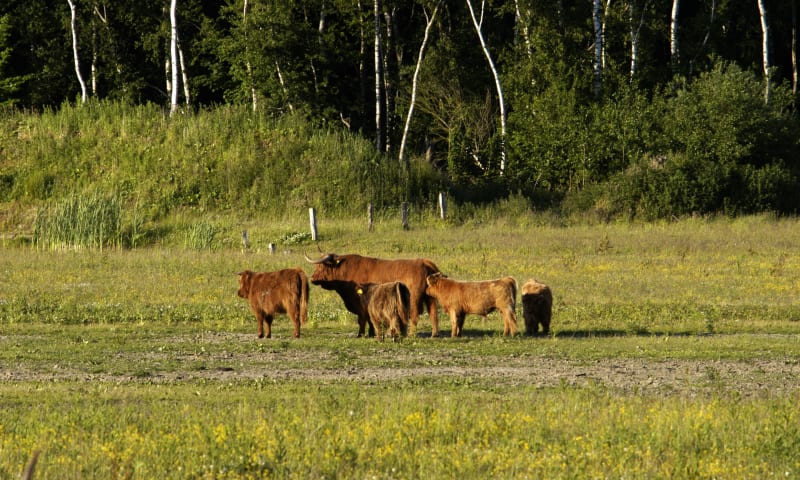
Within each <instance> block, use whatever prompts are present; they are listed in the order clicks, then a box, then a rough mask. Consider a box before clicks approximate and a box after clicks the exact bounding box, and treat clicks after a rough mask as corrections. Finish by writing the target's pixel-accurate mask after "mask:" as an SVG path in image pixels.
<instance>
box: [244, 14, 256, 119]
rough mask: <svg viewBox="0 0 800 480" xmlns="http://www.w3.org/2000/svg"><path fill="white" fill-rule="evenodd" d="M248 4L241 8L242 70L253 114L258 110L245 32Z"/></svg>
mask: <svg viewBox="0 0 800 480" xmlns="http://www.w3.org/2000/svg"><path fill="white" fill-rule="evenodd" d="M249 5H250V3H249V2H248V0H244V7H242V28H243V29H244V68H245V70H246V71H247V83H248V84H249V87H250V101H251V102H252V104H253V112H254V113H255V112H256V111H257V110H258V96H256V85H255V82H254V81H253V65H252V64H251V63H250V40H249V39H248V31H247V9H248V7H249Z"/></svg>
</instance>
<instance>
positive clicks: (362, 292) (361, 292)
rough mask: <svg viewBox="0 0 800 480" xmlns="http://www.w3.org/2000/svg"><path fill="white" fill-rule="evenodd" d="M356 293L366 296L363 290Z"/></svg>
mask: <svg viewBox="0 0 800 480" xmlns="http://www.w3.org/2000/svg"><path fill="white" fill-rule="evenodd" d="M356 293H357V294H359V295H364V290H361V289H360V288H359V289H358V290H356Z"/></svg>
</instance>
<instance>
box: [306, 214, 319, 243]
mask: <svg viewBox="0 0 800 480" xmlns="http://www.w3.org/2000/svg"><path fill="white" fill-rule="evenodd" d="M308 218H309V221H310V222H311V240H313V241H315V242H316V241H317V214H316V212H315V211H314V207H311V208H309V209H308Z"/></svg>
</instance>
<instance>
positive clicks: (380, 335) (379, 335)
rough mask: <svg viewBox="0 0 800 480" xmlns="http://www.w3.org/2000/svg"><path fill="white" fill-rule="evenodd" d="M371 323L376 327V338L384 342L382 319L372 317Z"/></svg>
mask: <svg viewBox="0 0 800 480" xmlns="http://www.w3.org/2000/svg"><path fill="white" fill-rule="evenodd" d="M370 319H371V322H372V323H371V324H370V325H372V326H373V327H374V328H375V340H377V341H379V342H382V341H383V332H382V331H381V321H380V320H375V319H374V318H372V317H370Z"/></svg>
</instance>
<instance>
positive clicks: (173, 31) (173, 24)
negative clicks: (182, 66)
mask: <svg viewBox="0 0 800 480" xmlns="http://www.w3.org/2000/svg"><path fill="white" fill-rule="evenodd" d="M177 3H178V0H171V1H170V6H169V23H170V41H169V65H170V78H171V79H172V80H171V82H170V83H171V85H170V88H171V92H170V108H169V114H170V115H172V114H174V113H175V112H176V111H178V19H177V15H176V10H177Z"/></svg>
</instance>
